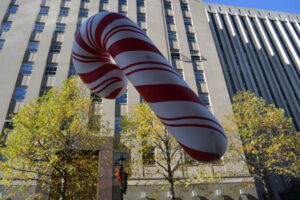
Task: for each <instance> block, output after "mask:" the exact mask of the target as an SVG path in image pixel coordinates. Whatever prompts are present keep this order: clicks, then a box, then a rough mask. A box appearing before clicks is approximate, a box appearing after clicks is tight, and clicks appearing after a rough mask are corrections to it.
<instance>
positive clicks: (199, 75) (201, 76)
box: [194, 70, 205, 82]
mask: <svg viewBox="0 0 300 200" xmlns="http://www.w3.org/2000/svg"><path fill="white" fill-rule="evenodd" d="M194 74H195V79H196V81H197V82H205V78H204V74H203V72H202V71H197V70H196V71H194Z"/></svg>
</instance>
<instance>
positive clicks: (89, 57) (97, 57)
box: [72, 51, 110, 61]
mask: <svg viewBox="0 0 300 200" xmlns="http://www.w3.org/2000/svg"><path fill="white" fill-rule="evenodd" d="M72 54H73V55H75V56H77V57H81V58H86V59H102V57H105V58H106V59H108V61H110V58H109V54H108V53H105V52H100V53H98V55H97V56H84V55H82V54H78V53H76V52H74V51H72Z"/></svg>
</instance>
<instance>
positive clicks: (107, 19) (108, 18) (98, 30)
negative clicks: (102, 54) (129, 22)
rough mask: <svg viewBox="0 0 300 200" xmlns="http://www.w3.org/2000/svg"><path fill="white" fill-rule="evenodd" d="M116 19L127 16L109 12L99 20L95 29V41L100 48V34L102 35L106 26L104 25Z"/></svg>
mask: <svg viewBox="0 0 300 200" xmlns="http://www.w3.org/2000/svg"><path fill="white" fill-rule="evenodd" d="M117 19H127V17H125V16H123V15H120V14H118V13H110V14H108V15H106V16H105V17H103V19H101V20H100V22H99V24H98V26H97V28H96V30H95V39H96V43H97V44H98V46H99V47H100V48H103V45H102V43H101V36H102V33H103V31H104V29H105V28H106V26H107V25H108V24H110V23H112V22H113V21H115V20H117Z"/></svg>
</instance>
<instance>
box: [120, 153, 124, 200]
mask: <svg viewBox="0 0 300 200" xmlns="http://www.w3.org/2000/svg"><path fill="white" fill-rule="evenodd" d="M124 161H125V158H124V156H123V153H122V154H121V156H120V158H119V162H120V179H121V181H120V193H121V200H123V184H122V183H123V181H124V180H123V170H124V169H123V164H124Z"/></svg>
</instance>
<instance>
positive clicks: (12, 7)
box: [8, 5, 19, 14]
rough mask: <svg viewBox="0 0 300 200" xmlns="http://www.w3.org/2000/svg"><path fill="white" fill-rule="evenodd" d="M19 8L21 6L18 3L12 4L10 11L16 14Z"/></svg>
mask: <svg viewBox="0 0 300 200" xmlns="http://www.w3.org/2000/svg"><path fill="white" fill-rule="evenodd" d="M18 8H19V6H17V5H11V6H9V9H8V13H9V14H16V13H17V11H18Z"/></svg>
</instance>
